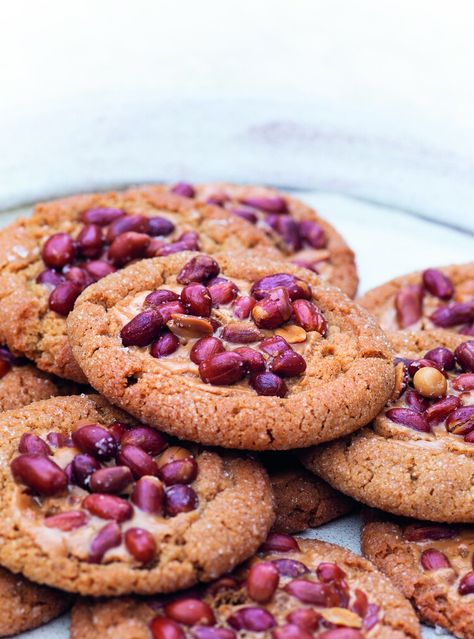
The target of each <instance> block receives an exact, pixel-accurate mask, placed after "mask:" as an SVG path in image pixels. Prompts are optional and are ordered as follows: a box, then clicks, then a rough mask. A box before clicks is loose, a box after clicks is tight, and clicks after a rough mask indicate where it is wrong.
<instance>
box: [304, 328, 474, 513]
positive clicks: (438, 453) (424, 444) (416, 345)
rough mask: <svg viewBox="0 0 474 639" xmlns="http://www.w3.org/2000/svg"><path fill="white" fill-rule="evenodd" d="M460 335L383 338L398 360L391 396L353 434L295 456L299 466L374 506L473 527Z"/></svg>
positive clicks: (471, 457) (468, 405)
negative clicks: (465, 523) (386, 402)
mask: <svg viewBox="0 0 474 639" xmlns="http://www.w3.org/2000/svg"><path fill="white" fill-rule="evenodd" d="M466 337H467V336H462V335H455V334H453V333H448V332H446V331H433V332H430V331H425V332H419V333H416V332H413V333H410V332H407V331H401V332H400V334H399V335H398V336H397V335H396V334H395V333H393V334H391V339H392V343H393V346H394V349H395V351H396V353H397V354H398V355H399V356H400V357H401V358H404V359H403V361H400V362H399V364H398V370H397V373H399V374H398V375H397V380H398V381H397V389H396V393H395V395H394V397H393V398H392V399H391V400H390V402H389V403H388V404H387V406H386V407H385V409H384V410H383V411H382V412H381V413H380V415H378V416H377V418H376V419H375V420H374V422H373V423H372V424H371V425H369V426H368V427H366V428H363V429H362V430H361V431H360V432H358V433H356V434H354V435H352V436H350V437H347V438H344V439H341V440H339V441H336V442H333V443H331V444H328V445H325V446H321V447H318V448H313V449H310V450H308V451H305V452H303V453H302V454H301V456H300V459H301V460H302V462H303V464H304V465H305V466H306V467H307V468H308V469H309V470H311V471H312V472H315V473H316V474H318V475H319V476H321V477H322V478H323V479H325V480H326V481H328V482H329V483H330V484H331V485H332V486H333V487H335V488H337V489H338V490H341V491H342V492H344V493H345V494H347V495H350V496H351V497H354V498H355V499H357V500H359V501H361V502H363V503H365V504H368V505H369V506H372V507H374V508H380V509H382V510H386V511H388V512H392V513H395V514H398V515H404V516H407V517H416V518H419V519H426V520H433V521H440V522H443V521H445V522H454V521H457V522H473V521H474V495H473V491H472V478H473V476H474V443H473V442H474V435H472V434H471V433H472V432H473V431H474V375H473V374H472V370H473V369H472V368H471V366H472V365H473V362H474V357H473V356H472V353H473V352H474V342H473V341H472V340H468V341H466ZM466 356H467V359H466ZM429 358H432V359H429ZM438 384H440V386H437V385H438ZM433 390H434V392H432V391H433Z"/></svg>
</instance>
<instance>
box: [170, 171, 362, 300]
mask: <svg viewBox="0 0 474 639" xmlns="http://www.w3.org/2000/svg"><path fill="white" fill-rule="evenodd" d="M158 188H159V187H158ZM166 188H168V189H170V190H171V191H173V192H175V193H179V194H181V195H183V196H185V197H190V198H196V199H197V200H200V201H202V202H209V203H212V204H214V205H218V206H221V207H222V208H224V209H225V210H227V211H229V212H230V213H234V214H235V215H237V216H239V217H243V218H244V219H245V220H248V221H249V222H251V223H253V224H255V225H256V226H257V227H258V228H261V229H262V230H264V231H265V233H267V234H268V235H269V237H270V238H271V239H272V241H273V242H274V243H275V245H276V246H278V248H279V249H280V250H281V251H282V252H283V253H284V254H285V255H287V256H288V259H289V260H290V261H291V262H293V263H295V264H298V265H299V266H304V267H305V268H309V269H310V270H312V271H314V272H316V273H319V274H320V275H321V277H322V278H323V279H324V280H325V281H327V282H328V283H329V284H332V285H333V286H337V287H338V288H340V289H341V290H342V291H344V293H346V294H347V295H349V297H354V296H355V294H356V292H357V286H358V283H359V279H358V277H357V269H356V264H355V257H354V253H353V251H352V250H351V249H350V248H349V246H348V245H347V243H346V242H345V241H344V239H343V238H342V237H341V235H340V234H339V233H338V232H337V231H336V229H335V228H334V227H333V226H331V225H330V224H329V223H328V222H326V220H324V219H322V218H321V217H320V216H319V215H318V213H317V212H316V211H315V210H314V209H313V208H311V207H310V206H308V205H307V204H304V202H302V201H301V200H299V199H297V198H295V197H292V196H290V195H288V193H282V192H281V191H277V190H276V189H271V188H267V187H262V186H241V185H236V184H199V185H191V184H187V183H183V182H181V183H179V184H176V185H174V186H173V187H166Z"/></svg>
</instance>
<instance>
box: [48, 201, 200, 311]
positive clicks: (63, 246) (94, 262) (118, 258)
mask: <svg viewBox="0 0 474 639" xmlns="http://www.w3.org/2000/svg"><path fill="white" fill-rule="evenodd" d="M80 219H81V222H82V223H83V226H82V228H81V229H80V230H79V233H78V234H77V236H76V237H75V238H73V237H72V236H71V235H69V233H55V234H54V235H51V237H49V238H48V239H47V240H46V242H45V243H44V245H43V248H42V251H41V257H42V259H43V262H44V264H45V266H46V269H45V270H44V271H42V272H41V273H40V274H39V275H38V277H37V278H36V281H37V283H38V284H44V285H46V286H48V287H52V289H53V290H52V291H51V294H50V296H49V301H48V305H49V308H50V309H51V310H52V311H55V312H56V313H58V314H59V315H64V316H66V315H68V314H69V313H70V311H71V310H72V308H73V306H74V302H75V301H76V299H77V298H78V297H79V295H80V293H81V292H82V291H83V290H84V289H85V288H86V287H87V286H89V285H90V284H92V283H93V282H97V281H98V280H100V279H101V278H102V277H105V276H106V275H109V274H110V273H113V272H114V271H116V270H117V269H119V268H122V267H124V266H126V265H127V264H128V263H129V262H131V261H132V260H136V259H141V258H146V257H156V256H165V255H171V254H172V253H179V252H180V251H194V250H198V249H199V245H198V239H199V237H198V234H197V233H195V232H194V231H186V232H184V233H182V234H181V235H179V236H177V237H175V238H174V239H173V240H172V241H168V240H167V239H165V238H168V237H169V236H171V235H175V233H176V228H175V225H174V224H173V222H171V220H169V219H167V218H166V217H161V216H155V217H146V216H144V215H132V214H127V213H126V212H125V211H123V210H121V209H115V208H93V209H88V210H87V211H83V213H82V214H81V216H80Z"/></svg>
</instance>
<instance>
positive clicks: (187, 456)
mask: <svg viewBox="0 0 474 639" xmlns="http://www.w3.org/2000/svg"><path fill="white" fill-rule="evenodd" d="M0 440H1V442H2V443H1V446H0V481H1V490H0V508H1V512H2V518H1V521H0V563H1V564H2V565H3V566H5V567H6V568H8V569H9V570H11V571H13V572H22V573H23V575H24V576H25V577H27V578H29V579H31V580H33V581H35V582H37V583H42V584H47V585H50V586H54V587H57V588H61V589H62V590H66V591H70V592H78V593H81V594H90V595H121V594H129V593H140V594H141V593H156V592H168V591H175V590H178V589H180V588H186V587H189V586H192V585H193V584H194V583H196V582H197V581H198V580H201V581H209V580H210V579H213V578H215V577H217V576H219V575H221V574H222V573H224V572H226V571H228V570H231V569H232V568H234V566H235V565H236V564H238V563H239V562H240V561H242V560H244V559H246V558H247V557H248V556H249V555H251V554H252V553H253V552H255V550H256V549H257V548H258V546H259V545H260V543H261V542H262V541H263V540H264V539H265V537H266V535H267V533H268V530H269V529H270V527H271V525H272V523H273V519H274V515H273V501H272V494H271V489H270V485H269V482H268V478H267V476H266V473H265V471H264V469H263V467H261V466H260V465H259V464H258V463H256V462H254V461H251V460H247V459H244V458H238V457H236V456H235V455H234V456H232V455H220V454H218V453H216V452H210V451H205V450H200V449H197V448H196V447H190V446H186V445H185V444H182V443H181V444H179V445H178V444H177V443H175V442H171V441H169V439H168V438H166V437H165V436H164V435H162V434H161V433H160V432H159V431H157V430H156V429H152V428H149V427H147V426H144V425H138V424H136V423H133V422H132V421H131V418H130V417H129V416H127V415H126V414H125V413H122V412H121V411H118V410H117V409H114V408H112V407H110V406H109V405H108V404H107V403H106V401H105V400H104V399H102V398H100V397H98V396H89V397H87V396H80V397H61V398H57V397H56V398H52V399H49V400H46V401H42V402H35V403H34V404H30V405H29V406H28V407H26V408H23V409H18V410H13V411H7V412H5V413H3V414H2V415H0Z"/></svg>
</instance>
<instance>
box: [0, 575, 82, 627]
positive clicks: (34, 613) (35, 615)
mask: <svg viewBox="0 0 474 639" xmlns="http://www.w3.org/2000/svg"><path fill="white" fill-rule="evenodd" d="M70 605H71V598H70V597H69V596H68V595H67V594H66V593H64V592H59V591H58V590H53V589H52V588H48V587H47V586H39V585H38V584H34V583H32V582H31V581H28V580H27V579H25V578H24V577H22V576H21V575H13V574H12V573H11V572H8V570H5V569H4V568H0V637H12V636H13V635H16V634H18V633H20V632H26V631H27V630H32V629H33V628H38V627H39V626H42V625H43V624H45V623H48V621H51V620H52V619H55V618H56V617H58V616H59V615H60V614H62V613H63V612H65V611H66V610H67V609H68V608H69V606H70Z"/></svg>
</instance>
